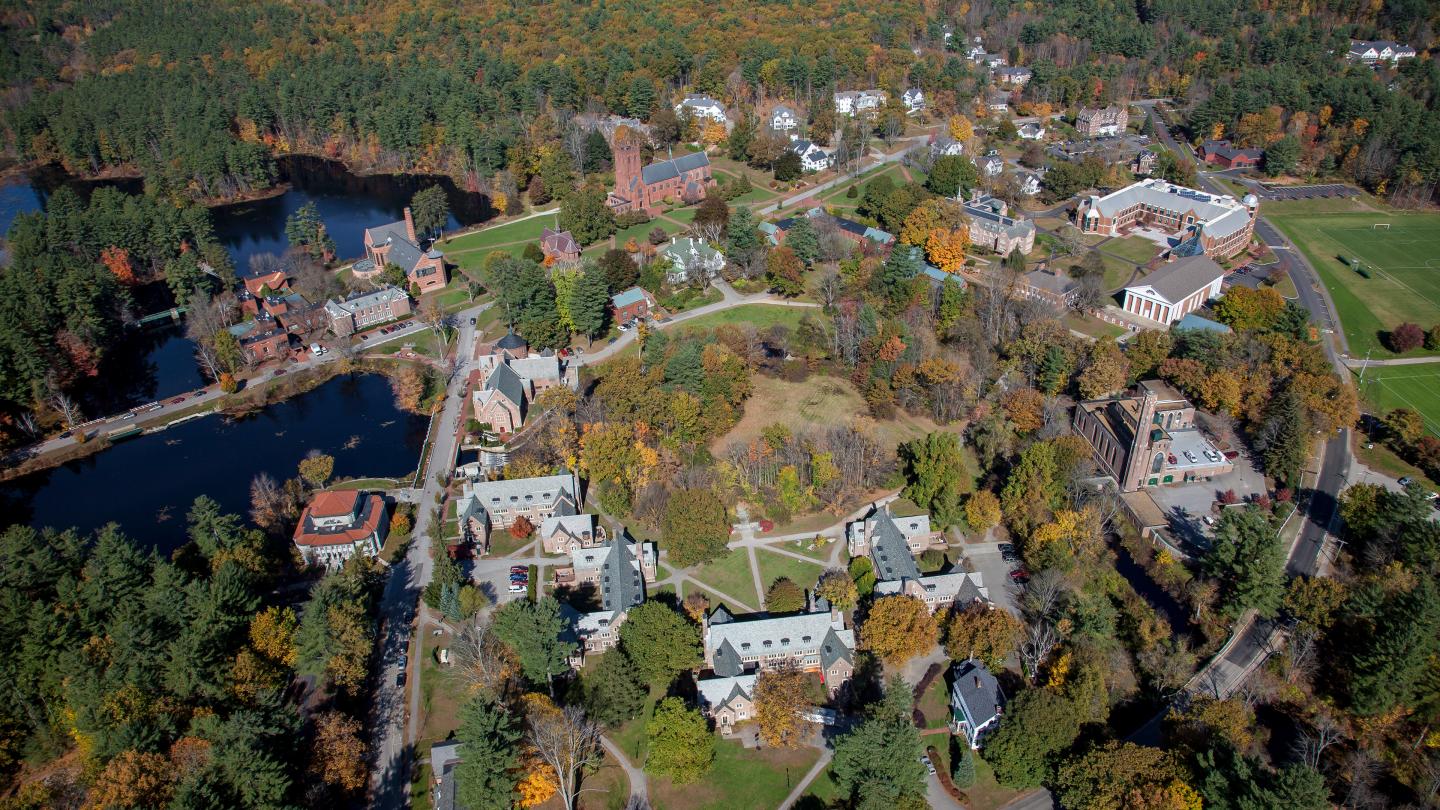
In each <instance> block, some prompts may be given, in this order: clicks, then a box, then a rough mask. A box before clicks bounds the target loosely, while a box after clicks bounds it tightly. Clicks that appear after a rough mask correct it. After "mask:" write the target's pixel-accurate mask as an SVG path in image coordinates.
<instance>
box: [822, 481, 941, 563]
mask: <svg viewBox="0 0 1440 810" xmlns="http://www.w3.org/2000/svg"><path fill="white" fill-rule="evenodd" d="M881 537H884V538H886V539H887V540H891V541H893V540H895V539H896V538H899V545H900V546H903V547H904V548H906V549H907V551H906V553H905V555H904V556H905V557H909V556H910V555H912V554H919V553H920V552H922V551H924V550H925V549H927V548H931V547H932V546H936V545H940V544H943V543H944V540H943V539H941V537H940V532H938V531H935V530H934V529H932V528H931V527H930V515H929V513H927V512H925V511H924V510H922V509H920V507H918V506H916V505H915V504H913V503H911V502H909V501H903V500H902V501H892V502H890V503H888V504H885V505H884V506H881V507H878V508H876V509H875V510H874V511H872V512H871V513H870V514H869V515H867V516H866V517H864V518H862V519H860V520H856V521H852V522H851V523H850V525H848V526H846V527H845V545H846V548H847V550H848V551H849V552H850V556H851V557H866V556H869V555H870V553H871V550H872V549H873V548H875V546H876V543H877V541H878V540H879V539H880V538H881ZM897 548H898V546H897ZM895 557H896V561H895V563H894V564H896V565H902V564H903V563H901V562H900V561H899V557H900V555H898V554H897V555H895ZM887 562H888V561H887ZM910 564H911V565H914V560H911V561H910ZM876 570H877V574H876V577H877V578H878V579H899V577H898V576H897V577H882V576H879V573H878V571H879V568H878V567H877V569H876ZM916 576H919V574H918V572H917V573H916Z"/></svg>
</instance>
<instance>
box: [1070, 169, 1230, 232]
mask: <svg viewBox="0 0 1440 810" xmlns="http://www.w3.org/2000/svg"><path fill="white" fill-rule="evenodd" d="M1137 203H1138V204H1141V205H1149V206H1154V207H1156V208H1160V209H1161V210H1165V211H1178V212H1184V211H1194V212H1195V217H1196V219H1197V220H1198V222H1199V223H1200V224H1203V226H1204V228H1205V231H1206V232H1207V233H1209V234H1211V235H1212V236H1228V235H1230V234H1232V233H1234V232H1236V231H1238V230H1240V229H1241V228H1243V227H1245V224H1246V223H1247V222H1249V220H1250V213H1249V212H1248V211H1246V210H1245V207H1244V206H1243V205H1241V204H1240V203H1238V202H1236V201H1235V198H1234V197H1222V196H1219V195H1216V194H1210V193H1207V192H1204V191H1196V190H1195V189H1193V188H1185V187H1184V186H1177V185H1174V184H1171V183H1167V182H1165V181H1164V180H1161V179H1159V178H1153V179H1150V180H1142V181H1141V182H1139V183H1135V184H1133V185H1129V186H1126V187H1125V188H1122V189H1120V190H1118V191H1114V192H1111V193H1110V194H1107V195H1105V196H1104V197H1099V198H1093V197H1092V198H1091V205H1092V206H1093V207H1094V208H1095V210H1096V211H1098V212H1099V213H1101V214H1104V215H1105V216H1106V217H1111V218H1113V217H1115V216H1116V215H1117V214H1119V213H1120V212H1121V211H1124V210H1125V209H1127V208H1130V207H1131V206H1133V205H1135V204H1137Z"/></svg>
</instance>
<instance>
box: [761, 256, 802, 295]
mask: <svg viewBox="0 0 1440 810" xmlns="http://www.w3.org/2000/svg"><path fill="white" fill-rule="evenodd" d="M765 280H766V282H768V283H769V284H770V288H771V289H773V290H774V291H775V292H777V293H779V294H781V295H787V296H796V295H800V294H801V293H803V292H805V266H804V265H803V264H802V263H801V261H800V258H799V257H798V256H796V255H795V252H794V251H793V250H791V249H790V248H789V247H788V246H786V245H781V246H780V247H777V248H775V249H774V250H772V251H770V253H769V255H768V256H766V257H765Z"/></svg>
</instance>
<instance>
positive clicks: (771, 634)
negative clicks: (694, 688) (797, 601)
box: [705, 613, 855, 675]
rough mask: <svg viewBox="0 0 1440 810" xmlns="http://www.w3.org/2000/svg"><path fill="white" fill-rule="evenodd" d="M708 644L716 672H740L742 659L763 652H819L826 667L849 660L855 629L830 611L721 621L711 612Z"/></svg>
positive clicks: (729, 673)
mask: <svg viewBox="0 0 1440 810" xmlns="http://www.w3.org/2000/svg"><path fill="white" fill-rule="evenodd" d="M705 644H706V645H707V650H708V651H709V652H710V661H711V668H712V669H713V670H714V671H715V673H716V674H717V675H735V674H739V673H738V671H737V668H743V664H742V663H741V661H742V658H744V657H756V656H759V655H762V654H764V655H778V654H784V655H787V656H795V657H804V656H808V655H819V656H820V658H821V660H822V662H827V666H828V662H833V661H836V660H840V659H842V658H843V659H845V660H849V659H850V656H852V655H853V652H852V651H853V650H854V648H855V632H854V631H853V630H847V629H845V623H844V620H843V619H835V620H832V619H831V618H830V614H829V613H796V614H792V615H789V616H772V617H766V618H760V619H747V620H746V621H728V622H721V623H718V624H717V623H716V622H715V620H714V615H713V614H712V615H711V621H710V626H709V628H708V630H707V632H706V634H705ZM827 646H828V647H829V648H830V649H829V650H826V649H825V648H826V647H827ZM727 647H728V649H727Z"/></svg>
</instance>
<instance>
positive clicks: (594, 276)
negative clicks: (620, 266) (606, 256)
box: [570, 259, 628, 340]
mask: <svg viewBox="0 0 1440 810" xmlns="http://www.w3.org/2000/svg"><path fill="white" fill-rule="evenodd" d="M627 261H628V259H627ZM609 288H610V285H609V282H608V281H607V279H606V277H605V271H604V270H602V269H601V268H599V267H597V266H591V267H589V268H587V269H586V270H585V273H584V275H582V276H581V277H580V282H579V284H578V285H577V286H576V287H575V294H574V296H573V297H572V298H571V300H570V318H571V320H573V321H574V322H575V329H576V331H578V332H579V333H580V334H582V335H584V336H586V337H588V338H590V339H591V340H594V339H595V338H596V337H597V336H598V335H600V333H602V332H604V331H605V328H606V326H608V325H609V320H610V290H609Z"/></svg>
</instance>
